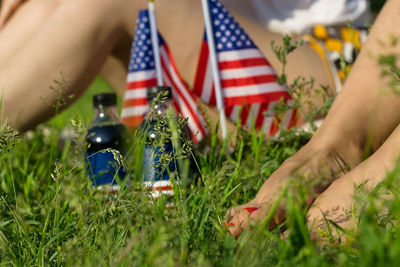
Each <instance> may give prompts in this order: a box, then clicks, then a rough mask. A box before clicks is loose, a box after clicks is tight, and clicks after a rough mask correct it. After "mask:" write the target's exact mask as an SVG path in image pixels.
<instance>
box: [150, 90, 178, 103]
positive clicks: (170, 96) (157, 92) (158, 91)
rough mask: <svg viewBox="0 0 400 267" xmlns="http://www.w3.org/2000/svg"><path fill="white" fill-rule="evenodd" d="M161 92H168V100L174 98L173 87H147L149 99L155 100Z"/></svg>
mask: <svg viewBox="0 0 400 267" xmlns="http://www.w3.org/2000/svg"><path fill="white" fill-rule="evenodd" d="M161 92H167V93H166V97H167V100H169V99H172V89H171V87H168V86H153V87H150V88H147V101H148V102H151V101H153V99H154V98H156V97H157V95H158V94H159V93H161Z"/></svg>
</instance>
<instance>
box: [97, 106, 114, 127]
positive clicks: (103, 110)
mask: <svg viewBox="0 0 400 267" xmlns="http://www.w3.org/2000/svg"><path fill="white" fill-rule="evenodd" d="M94 112H95V116H94V120H93V123H92V125H102V124H118V123H121V121H120V118H119V116H118V112H117V107H116V106H102V105H100V106H98V107H96V108H94Z"/></svg>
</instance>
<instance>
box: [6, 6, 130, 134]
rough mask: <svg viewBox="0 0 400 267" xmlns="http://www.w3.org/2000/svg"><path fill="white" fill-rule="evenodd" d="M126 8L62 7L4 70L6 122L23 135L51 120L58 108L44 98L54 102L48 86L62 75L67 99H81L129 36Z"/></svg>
mask: <svg viewBox="0 0 400 267" xmlns="http://www.w3.org/2000/svg"><path fill="white" fill-rule="evenodd" d="M126 3H127V1H122V0H121V1H111V0H100V1H93V0H70V1H65V2H63V3H62V5H59V6H58V8H57V9H56V10H55V11H54V12H53V14H52V15H51V17H49V18H48V19H47V21H46V23H45V24H44V25H42V27H41V28H40V30H37V32H36V34H35V35H34V36H33V37H32V38H31V40H30V41H29V42H28V43H27V44H26V45H25V46H24V48H23V49H22V51H20V52H19V53H18V54H16V55H15V56H14V57H13V60H10V61H8V62H6V64H3V65H2V66H0V88H1V89H0V94H1V95H2V98H3V106H2V108H3V113H2V114H3V117H5V118H6V119H7V120H8V121H9V122H10V123H11V124H12V125H14V126H16V127H17V128H20V129H22V130H24V129H27V128H29V127H32V126H34V125H36V124H37V123H39V122H41V121H43V120H45V119H47V118H49V117H51V116H52V114H53V113H54V109H53V108H52V107H49V106H48V105H46V104H44V103H43V100H42V99H43V98H44V99H46V101H47V102H49V103H55V100H56V98H57V95H56V94H54V93H53V92H51V91H50V89H49V86H50V85H52V84H53V80H54V79H60V72H62V73H63V74H64V75H65V77H66V78H67V79H68V80H69V92H67V94H74V95H75V97H77V96H79V95H80V94H81V93H82V92H83V90H84V89H85V88H86V87H87V86H88V84H89V83H90V82H91V81H92V79H93V78H94V76H95V75H96V74H97V73H98V71H99V69H100V67H101V66H102V64H103V62H104V61H105V58H106V56H107V55H108V54H109V53H110V51H111V49H112V48H113V46H114V45H115V44H116V43H117V41H118V39H119V36H120V35H121V34H122V33H124V31H126V28H125V27H126V24H125V23H126V17H124V16H122V15H121V14H124V12H126V11H125V10H126V5H128V4H126ZM89 11H90V12H89ZM16 15H17V14H16ZM16 19H17V17H15V20H16ZM134 19H135V18H134V17H133V20H134ZM11 26H13V25H11V22H10V25H8V27H11ZM20 26H21V27H23V25H20Z"/></svg>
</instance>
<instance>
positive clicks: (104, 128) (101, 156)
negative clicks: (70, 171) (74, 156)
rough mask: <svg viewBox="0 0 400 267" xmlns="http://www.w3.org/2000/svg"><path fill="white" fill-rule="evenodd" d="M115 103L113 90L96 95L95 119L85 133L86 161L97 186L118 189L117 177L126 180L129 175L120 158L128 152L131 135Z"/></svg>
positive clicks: (94, 98)
mask: <svg viewBox="0 0 400 267" xmlns="http://www.w3.org/2000/svg"><path fill="white" fill-rule="evenodd" d="M116 104H117V97H116V95H115V94H114V93H102V94H96V95H94V96H93V107H94V110H95V118H94V120H93V122H92V123H91V125H90V127H89V130H88V132H87V135H86V153H85V162H86V166H87V171H88V174H89V177H90V179H91V181H92V184H93V186H94V187H97V188H98V189H103V188H107V189H108V190H110V191H115V190H118V189H119V185H118V183H117V180H118V179H117V178H119V179H123V178H124V177H125V175H126V170H125V168H124V166H123V165H122V164H121V161H120V160H119V159H120V158H121V156H125V155H126V152H127V150H128V148H129V144H130V134H129V132H128V130H127V128H126V127H125V125H124V124H122V122H121V120H120V118H119V116H118V113H117V107H116ZM115 151H118V152H117V153H116V152H115ZM107 189H106V190H107Z"/></svg>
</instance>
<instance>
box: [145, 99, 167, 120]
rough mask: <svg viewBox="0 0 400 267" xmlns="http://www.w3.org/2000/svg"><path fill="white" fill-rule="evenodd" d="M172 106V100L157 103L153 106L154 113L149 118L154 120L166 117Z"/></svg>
mask: <svg viewBox="0 0 400 267" xmlns="http://www.w3.org/2000/svg"><path fill="white" fill-rule="evenodd" d="M171 106H172V99H167V100H165V101H163V102H162V103H155V104H154V106H153V112H151V113H150V114H149V117H150V118H152V119H154V118H156V117H163V116H165V115H166V113H167V110H168V109H169V108H170V107H171Z"/></svg>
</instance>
